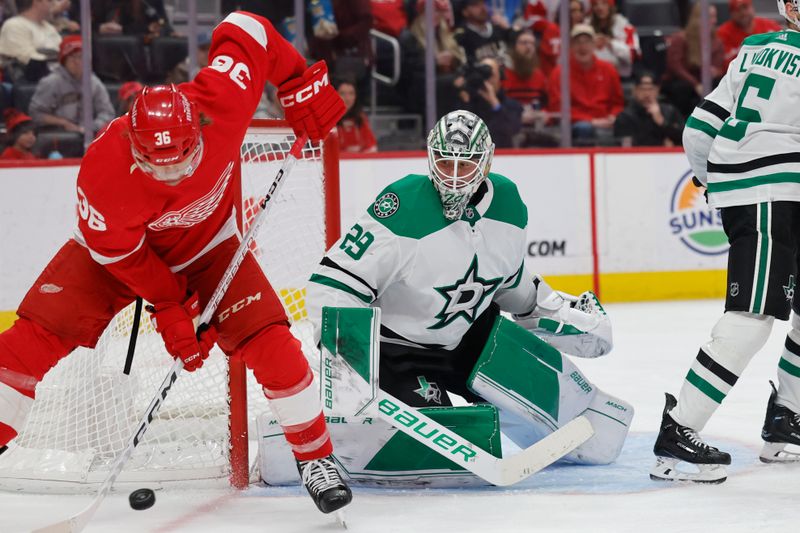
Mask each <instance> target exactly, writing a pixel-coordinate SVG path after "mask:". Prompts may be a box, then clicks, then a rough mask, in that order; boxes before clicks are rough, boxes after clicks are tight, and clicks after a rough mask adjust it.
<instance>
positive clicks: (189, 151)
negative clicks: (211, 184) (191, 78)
mask: <svg viewBox="0 0 800 533" xmlns="http://www.w3.org/2000/svg"><path fill="white" fill-rule="evenodd" d="M130 131H131V151H132V152H133V158H134V160H135V161H136V164H137V165H138V166H139V168H140V169H142V171H144V172H146V173H147V174H150V175H151V176H152V177H153V178H155V179H157V180H159V181H165V182H172V184H176V183H177V182H178V181H180V180H181V179H183V178H185V177H187V176H191V175H192V173H193V172H194V171H195V169H196V168H197V166H198V165H199V164H200V159H201V158H202V152H203V140H202V137H201V135H200V117H199V116H198V113H197V108H196V107H195V105H194V103H192V102H191V101H189V99H188V98H186V95H184V94H183V93H182V92H181V91H180V90H179V89H178V88H177V87H175V85H162V86H159V87H145V89H144V90H143V91H142V92H141V93H140V94H139V96H137V97H136V100H134V102H133V106H132V107H131V111H130Z"/></svg>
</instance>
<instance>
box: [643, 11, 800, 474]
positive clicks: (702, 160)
mask: <svg viewBox="0 0 800 533" xmlns="http://www.w3.org/2000/svg"><path fill="white" fill-rule="evenodd" d="M777 5H778V11H779V12H780V13H781V15H783V16H784V17H785V18H786V19H787V20H788V21H789V29H788V30H785V31H780V32H775V33H766V34H762V35H752V36H750V37H748V38H746V39H745V41H744V44H743V45H742V48H741V50H740V51H739V55H738V56H737V57H736V59H734V60H733V62H731V64H730V66H729V67H728V72H727V73H726V74H725V77H724V78H723V79H722V81H721V82H720V84H719V86H718V87H717V88H716V89H714V91H712V92H711V94H709V95H708V96H707V97H706V98H705V100H703V101H702V102H701V103H700V105H698V106H697V108H696V109H695V110H694V112H693V113H692V116H691V117H689V120H687V121H686V129H685V130H684V136H683V146H684V149H685V150H686V154H687V156H688V158H689V163H690V164H691V167H692V170H694V172H695V175H696V177H697V182H699V183H700V184H703V185H706V186H707V192H708V203H709V205H710V206H711V207H716V208H720V211H721V213H720V214H721V217H722V224H723V227H724V229H725V233H726V235H727V237H728V242H729V243H730V245H731V246H730V251H729V259H728V279H727V287H726V289H727V290H726V299H725V313H724V314H723V315H722V317H721V318H720V319H719V321H718V322H717V324H716V325H715V326H714V328H713V330H712V331H711V340H710V341H708V342H706V343H705V344H703V345H702V346H701V347H700V350H699V351H698V353H697V356H696V358H695V359H694V361H693V362H692V365H691V368H690V369H689V371H688V373H687V374H686V378H685V380H684V382H683V386H682V387H681V391H680V395H679V397H678V398H677V400H676V398H674V397H673V396H672V395H670V394H667V402H666V407H665V408H664V413H663V418H662V422H661V429H660V431H659V435H658V438H657V440H656V443H655V446H654V452H655V455H656V457H657V460H656V465H655V467H654V468H653V469H652V470H651V473H650V476H651V477H652V478H653V479H656V480H667V481H694V482H704V483H720V482H722V481H725V479H726V478H727V473H726V469H725V465H728V464H730V463H731V456H730V454H728V453H725V452H723V451H720V450H718V449H717V448H715V447H713V446H709V445H708V444H706V443H705V442H703V440H702V439H701V438H700V437H699V435H698V432H700V431H702V429H703V427H704V426H705V424H706V423H707V422H708V420H709V419H710V418H711V416H712V414H713V413H714V412H715V411H716V409H717V407H719V405H720V404H721V403H722V401H723V400H724V399H725V397H726V396H727V395H728V393H729V392H730V390H731V389H732V388H733V386H734V385H735V384H736V381H737V380H738V379H739V376H740V375H741V374H742V372H743V371H744V369H745V367H746V366H747V364H748V363H749V362H750V359H751V358H752V357H753V356H754V355H755V354H756V353H757V352H758V351H759V350H760V349H761V348H762V347H763V346H764V343H765V342H766V341H767V338H768V337H769V334H770V331H771V329H772V324H773V322H774V319H776V318H777V319H779V320H787V319H788V318H789V316H790V310H794V315H793V316H792V321H791V325H792V329H791V330H790V331H789V334H788V335H787V337H786V343H785V347H784V349H783V352H782V354H781V359H780V362H779V364H778V371H777V376H778V383H779V386H778V387H777V388H776V387H775V386H774V385H773V386H772V393H771V395H770V396H769V399H768V401H767V409H766V416H765V421H764V426H763V429H762V432H761V437H762V439H763V440H764V447H763V449H762V451H761V456H760V457H761V460H762V461H764V462H788V461H800V453H798V451H797V445H800V319H798V315H797V313H798V311H800V302H799V301H798V300H797V299H795V298H794V296H795V280H796V279H797V276H798V252H799V251H800V222H799V221H800V106H798V105H797V103H798V101H800V32H798V29H800V27H799V26H798V7H800V0H786V1H784V0H778V1H777ZM770 384H772V383H771V382H770ZM765 389H766V387H765ZM681 463H688V465H690V466H689V468H685V467H683V465H682V464H681Z"/></svg>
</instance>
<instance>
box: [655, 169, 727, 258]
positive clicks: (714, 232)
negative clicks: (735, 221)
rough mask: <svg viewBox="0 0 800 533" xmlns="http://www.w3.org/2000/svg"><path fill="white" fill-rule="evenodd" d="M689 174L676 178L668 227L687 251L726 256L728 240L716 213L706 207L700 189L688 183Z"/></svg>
mask: <svg viewBox="0 0 800 533" xmlns="http://www.w3.org/2000/svg"><path fill="white" fill-rule="evenodd" d="M692 176H693V173H692V172H691V171H689V172H687V173H685V174H684V175H683V176H681V177H680V179H679V180H678V183H677V184H676V185H675V189H674V190H673V191H672V197H671V199H670V218H669V227H670V231H671V233H672V234H673V235H675V236H676V237H677V238H678V239H679V240H680V241H681V242H682V243H683V244H684V245H685V246H686V247H687V248H689V249H690V250H692V251H694V252H697V253H698V254H703V255H720V254H724V253H727V252H728V247H729V246H728V237H727V236H726V235H725V231H724V230H723V229H722V218H721V216H720V212H719V210H718V209H713V208H711V207H709V206H708V204H707V203H706V200H705V197H704V196H703V189H702V188H699V187H696V186H695V185H694V183H692Z"/></svg>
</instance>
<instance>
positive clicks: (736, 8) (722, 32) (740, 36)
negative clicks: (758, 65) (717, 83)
mask: <svg viewBox="0 0 800 533" xmlns="http://www.w3.org/2000/svg"><path fill="white" fill-rule="evenodd" d="M728 5H729V7H730V13H731V18H730V19H729V20H728V21H727V22H725V23H724V24H722V25H720V27H719V29H718V30H717V37H719V39H720V41H722V44H723V45H724V46H725V66H726V67H727V66H728V63H730V62H731V61H733V59H734V58H735V57H736V55H737V54H738V53H739V48H741V46H742V41H744V39H745V37H747V36H748V35H753V34H755V33H769V32H773V31H780V30H781V26H780V24H778V23H777V22H775V21H774V20H770V19H765V18H761V17H757V16H756V12H755V9H753V1H752V0H729V2H728Z"/></svg>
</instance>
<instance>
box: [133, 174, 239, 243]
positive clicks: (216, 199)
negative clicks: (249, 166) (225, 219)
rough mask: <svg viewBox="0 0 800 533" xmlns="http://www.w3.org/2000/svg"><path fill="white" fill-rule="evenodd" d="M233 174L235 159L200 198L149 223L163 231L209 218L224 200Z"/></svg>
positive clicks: (194, 223) (149, 225)
mask: <svg viewBox="0 0 800 533" xmlns="http://www.w3.org/2000/svg"><path fill="white" fill-rule="evenodd" d="M232 175H233V161H231V162H230V163H228V166H227V167H225V170H223V171H222V174H221V175H220V177H219V179H218V180H217V183H216V185H214V188H213V189H211V191H210V192H209V193H208V194H206V195H205V196H203V197H202V198H198V199H197V200H195V201H194V202H192V203H191V204H189V205H187V206H186V207H184V208H183V209H179V210H178V211H169V212H167V213H164V214H163V215H161V216H160V217H159V218H158V219H157V220H155V221H154V222H151V223H150V224H148V225H147V227H148V228H150V229H151V230H153V231H163V230H165V229H171V228H189V227H192V226H194V225H196V224H199V223H200V222H202V221H204V220H205V219H207V218H208V217H209V216H211V213H213V212H214V210H215V209H216V208H217V206H219V204H220V202H222V198H223V197H224V196H225V189H226V188H227V187H228V183H229V182H230V180H231V176H232Z"/></svg>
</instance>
